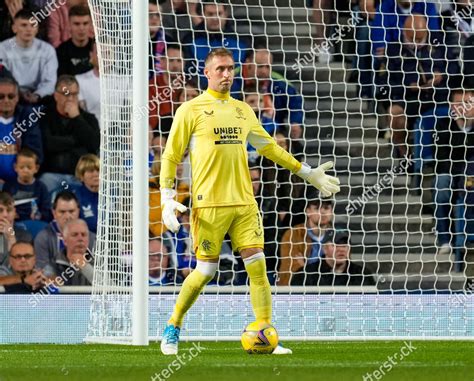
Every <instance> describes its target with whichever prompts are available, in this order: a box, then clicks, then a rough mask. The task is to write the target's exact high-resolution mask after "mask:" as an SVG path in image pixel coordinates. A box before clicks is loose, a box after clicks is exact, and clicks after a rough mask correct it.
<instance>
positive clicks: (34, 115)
mask: <svg viewBox="0 0 474 381" xmlns="http://www.w3.org/2000/svg"><path fill="white" fill-rule="evenodd" d="M19 99H20V97H19V90H18V84H17V83H16V81H15V80H14V79H13V78H11V77H0V182H1V181H2V180H3V181H9V180H14V179H15V178H16V176H17V175H16V173H15V170H14V163H15V159H16V155H17V152H18V151H19V150H20V149H21V148H23V147H28V148H30V149H31V150H33V151H34V152H35V153H36V155H38V159H39V162H41V161H42V160H43V143H42V140H41V131H40V128H39V120H40V118H41V117H42V116H43V112H42V111H41V110H40V109H38V108H31V107H29V106H22V105H20V104H18V102H19Z"/></svg>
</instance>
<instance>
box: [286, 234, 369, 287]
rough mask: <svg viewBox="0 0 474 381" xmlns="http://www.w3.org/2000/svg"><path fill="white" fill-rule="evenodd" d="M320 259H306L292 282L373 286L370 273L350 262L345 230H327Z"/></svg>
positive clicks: (300, 283) (312, 284)
mask: <svg viewBox="0 0 474 381" xmlns="http://www.w3.org/2000/svg"><path fill="white" fill-rule="evenodd" d="M322 251H323V259H322V260H320V261H317V262H308V263H307V264H306V266H305V268H304V272H300V273H298V274H295V275H294V276H293V278H292V280H291V285H293V286H294V285H298V286H302V285H305V286H375V281H374V278H373V275H372V274H371V272H370V271H369V270H368V269H366V268H365V267H364V266H363V265H359V264H357V263H354V262H351V259H350V258H351V246H350V242H349V233H348V232H347V231H337V230H333V229H331V230H329V231H327V232H326V234H325V235H324V238H323V240H322Z"/></svg>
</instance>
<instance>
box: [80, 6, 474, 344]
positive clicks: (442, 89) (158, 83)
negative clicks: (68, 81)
mask: <svg viewBox="0 0 474 381" xmlns="http://www.w3.org/2000/svg"><path fill="white" fill-rule="evenodd" d="M442 1H444V0H442ZM442 1H441V2H436V3H429V2H412V3H411V4H410V2H397V1H395V0H392V1H386V2H385V1H384V2H381V4H380V2H378V1H375V2H374V3H375V4H374V8H371V6H370V5H371V4H372V3H373V2H370V1H367V2H365V3H366V4H367V7H366V8H365V9H364V8H362V9H361V8H360V7H359V2H358V1H352V2H342V1H329V0H314V1H313V2H311V1H304V0H272V1H270V0H237V1H232V2H229V3H225V2H221V1H203V2H199V1H197V0H193V1H166V2H164V3H163V4H159V3H158V2H157V1H156V2H149V4H148V13H149V17H148V22H149V29H150V33H149V35H148V45H149V54H148V57H142V59H143V60H146V61H147V62H148V67H149V83H148V84H144V86H148V90H149V103H148V107H147V108H148V110H147V111H148V113H149V117H148V118H147V117H144V116H143V115H146V113H144V114H143V115H141V116H140V115H134V113H133V110H132V106H131V105H132V103H131V102H132V99H131V98H132V93H131V85H130V84H131V78H132V52H133V44H132V39H131V36H132V29H133V27H134V24H133V23H132V22H131V2H128V1H125V0H124V1H106V0H90V5H91V10H92V14H93V19H94V27H95V32H96V38H97V42H98V53H99V59H100V77H101V104H102V143H101V144H102V145H101V160H102V164H101V188H100V199H99V210H100V216H99V218H100V220H99V225H98V226H99V228H98V243H97V248H96V254H95V255H96V262H95V263H96V273H95V278H94V285H93V289H94V291H93V295H92V304H91V319H90V326H89V333H88V339H91V340H94V339H96V338H98V337H100V338H103V340H104V341H109V342H120V341H125V342H126V341H127V340H128V338H129V337H130V336H131V320H132V317H131V299H132V296H133V295H132V292H131V274H132V272H131V271H132V261H131V253H132V252H133V247H132V239H131V236H132V231H133V229H134V227H133V224H132V223H131V215H132V191H131V190H132V183H133V176H132V172H133V171H132V167H133V165H134V163H133V160H132V153H133V150H132V135H131V133H132V130H131V128H130V125H131V121H132V120H133V118H135V119H137V118H138V119H139V120H141V122H142V123H141V124H142V127H143V128H144V129H148V131H149V136H150V138H149V144H150V147H149V152H150V160H149V161H150V162H149V166H150V183H149V194H150V198H149V200H150V215H149V217H150V221H149V223H150V241H149V253H143V255H144V256H146V257H147V258H148V261H149V265H150V269H149V284H150V286H151V287H150V290H151V292H150V295H149V303H150V304H149V313H148V318H149V320H150V325H149V326H150V330H149V336H150V338H157V337H159V336H160V335H161V331H162V329H163V328H164V326H165V324H166V321H167V319H168V318H169V316H170V314H171V311H172V308H173V304H174V301H175V299H176V296H177V293H178V292H179V290H180V284H181V283H182V281H183V279H184V278H185V277H186V276H187V275H188V274H189V272H190V271H192V269H193V267H194V266H195V257H194V256H193V255H194V249H193V243H192V239H191V237H190V233H189V232H190V227H189V221H190V218H191V217H190V215H189V214H184V215H182V216H181V217H180V220H181V223H182V228H181V230H180V232H179V233H178V234H177V235H175V234H171V233H170V232H167V231H166V228H165V227H164V226H163V225H162V223H161V212H160V209H159V186H158V178H159V160H160V155H161V153H162V150H163V149H164V146H165V144H166V137H167V135H168V133H169V129H170V127H171V122H172V118H173V114H174V112H175V111H176V109H177V107H179V105H180V104H181V103H182V102H184V101H186V100H190V99H192V98H194V97H195V96H197V95H199V94H200V93H201V92H202V91H204V90H205V88H206V85H207V83H206V80H205V77H204V76H203V72H202V70H203V58H204V57H205V55H206V54H207V52H208V51H209V50H210V48H214V47H226V48H228V49H229V50H231V52H232V53H233V55H234V58H235V61H236V70H235V81H234V86H233V89H232V95H233V96H235V97H237V98H239V99H241V100H243V101H245V102H247V103H249V104H250V105H251V106H252V107H253V108H254V110H255V112H256V114H257V116H258V117H259V118H260V120H261V122H262V125H263V126H264V128H265V129H266V130H267V131H268V132H269V133H270V134H271V135H272V136H274V137H275V139H276V140H277V143H278V144H280V145H281V146H283V147H285V148H286V149H288V150H290V151H291V152H292V153H293V154H294V155H295V156H296V157H297V158H298V159H300V160H301V161H303V160H304V161H306V162H307V163H308V164H309V165H311V166H312V167H315V166H317V165H319V164H321V163H324V162H327V161H334V163H335V169H334V173H335V174H336V175H337V176H338V177H339V179H340V181H341V192H340V193H338V194H337V195H336V196H335V198H333V199H331V200H323V199H320V198H319V196H318V195H317V194H316V193H315V192H314V190H313V189H310V187H308V186H307V185H306V184H304V183H302V182H301V181H299V180H298V179H297V178H295V176H294V175H291V174H290V173H289V172H288V171H286V170H284V169H282V168H279V167H277V166H276V165H274V164H273V163H271V162H269V161H267V160H265V159H264V158H262V157H259V156H258V154H257V153H256V152H255V150H253V148H252V147H248V154H249V163H250V164H249V165H250V168H251V173H250V174H251V177H252V180H253V184H254V193H255V196H256V199H257V202H258V204H259V208H260V210H261V211H262V219H263V224H264V228H265V231H264V236H265V242H266V247H265V255H266V259H267V270H268V276H269V279H270V281H271V284H272V290H273V295H274V299H273V310H274V311H273V315H274V322H275V325H276V327H277V329H278V330H279V333H280V336H282V337H284V338H288V339H289V338H304V339H318V338H324V339H330V338H334V339H338V338H350V337H352V338H400V337H420V338H421V337H423V338H430V337H437V338H441V337H449V338H472V337H473V336H474V321H473V316H472V308H473V307H474V305H473V304H474V301H473V296H472V283H470V278H472V277H473V268H474V260H473V256H472V251H471V249H470V248H471V240H473V239H474V236H473V235H472V233H473V226H472V224H473V220H472V216H473V211H474V209H472V208H474V205H473V202H472V201H471V200H472V199H473V197H472V195H473V194H474V193H473V185H472V184H473V183H472V178H473V176H474V169H473V168H474V167H473V168H471V167H472V162H471V160H472V158H471V157H470V155H471V154H472V152H471V147H472V145H471V144H472V140H471V139H472V138H471V135H472V132H471V128H472V127H471V126H472V121H473V120H474V119H473V118H474V112H471V109H472V108H473V103H472V99H473V98H472V95H473V94H474V93H473V92H471V91H470V88H473V89H474V87H472V85H471V81H472V80H471V79H470V71H471V70H472V69H471V68H470V63H469V58H470V57H471V55H472V53H471V49H473V48H472V43H473V39H474V38H473V39H472V38H471V37H470V36H471V33H473V32H474V30H473V28H472V26H471V25H472V24H471V21H470V20H471V19H472V9H471V5H469V3H468V4H466V5H464V6H459V7H457V8H452V7H451V2H447V1H446V2H442ZM160 3H161V2H160ZM230 3H231V4H230ZM313 3H314V4H313ZM360 3H361V4H362V3H364V2H360ZM390 4H392V5H391V8H390V6H389V5H390ZM397 4H398V5H397ZM472 83H473V84H474V82H472ZM450 101H451V102H450ZM176 189H177V192H178V196H177V197H178V200H179V201H180V202H184V203H189V196H190V194H191V190H192V178H191V173H190V168H189V159H188V157H186V156H185V157H184V158H183V163H182V164H181V165H180V166H179V167H178V173H177V181H176ZM188 206H190V210H191V214H192V204H188ZM143 218H146V216H143ZM247 282H248V280H247V277H246V273H245V270H244V267H243V263H242V261H241V259H240V258H239V256H238V254H236V253H232V250H231V248H230V242H229V241H226V242H225V243H224V245H223V249H222V253H221V257H220V264H219V271H218V275H217V276H216V278H215V279H214V280H213V281H212V282H211V283H210V284H209V285H208V286H207V288H206V289H205V291H204V294H203V295H202V296H201V297H200V299H199V300H198V302H197V303H196V304H195V305H194V306H193V307H192V309H191V310H190V311H189V314H188V316H187V317H186V319H185V323H184V326H183V330H182V332H183V336H184V337H185V338H189V339H235V338H236V337H238V336H239V335H240V332H241V330H242V328H243V327H244V326H245V325H246V324H247V323H249V322H251V321H252V320H253V315H252V312H251V311H252V310H251V306H250V301H249V295H248V287H247ZM470 311H471V312H470Z"/></svg>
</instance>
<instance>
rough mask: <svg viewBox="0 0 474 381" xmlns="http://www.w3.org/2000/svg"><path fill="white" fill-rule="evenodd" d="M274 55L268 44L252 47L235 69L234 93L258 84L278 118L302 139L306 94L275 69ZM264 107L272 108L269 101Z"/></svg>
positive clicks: (293, 137)
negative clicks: (304, 97) (267, 46)
mask: <svg viewBox="0 0 474 381" xmlns="http://www.w3.org/2000/svg"><path fill="white" fill-rule="evenodd" d="M272 62H273V55H272V54H271V53H270V51H269V50H268V49H267V48H257V49H255V51H250V53H249V55H248V57H247V59H246V60H245V63H244V64H243V65H242V67H238V68H236V69H235V79H234V83H233V85H232V90H231V91H232V93H233V94H232V96H234V97H237V98H238V97H239V96H240V95H239V94H241V93H242V91H243V89H244V88H245V87H247V86H256V88H257V89H258V91H259V93H261V94H269V95H270V97H271V98H272V99H273V105H274V107H275V122H276V123H277V124H279V125H284V124H285V123H286V122H287V123H288V124H289V125H290V137H291V138H292V139H299V138H301V137H302V136H303V127H302V123H303V98H302V97H301V94H299V93H298V90H297V89H296V87H295V86H293V85H292V84H291V83H290V82H288V81H287V80H286V79H285V78H284V77H283V76H282V75H281V74H279V73H277V72H274V71H273V70H272ZM265 107H267V108H269V107H270V104H269V103H267V104H266V105H265ZM294 143H295V142H292V152H293V153H295V152H301V151H302V148H300V147H298V149H296V147H295V146H294Z"/></svg>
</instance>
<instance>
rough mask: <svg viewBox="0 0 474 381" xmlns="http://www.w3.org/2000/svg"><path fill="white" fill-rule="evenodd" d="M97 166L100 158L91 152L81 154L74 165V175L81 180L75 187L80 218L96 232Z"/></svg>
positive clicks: (98, 166)
mask: <svg viewBox="0 0 474 381" xmlns="http://www.w3.org/2000/svg"><path fill="white" fill-rule="evenodd" d="M99 168H100V160H99V158H98V157H97V156H96V155H93V154H87V155H84V156H81V158H80V159H79V161H78V162H77V166H76V177H77V178H78V179H79V180H80V181H81V182H82V185H81V186H80V187H77V188H76V189H75V193H76V195H77V198H78V199H79V204H80V205H81V208H80V209H81V212H80V218H82V219H83V220H84V221H86V223H87V226H88V227H89V230H90V231H91V232H93V233H96V232H97V216H98V206H99Z"/></svg>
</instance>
